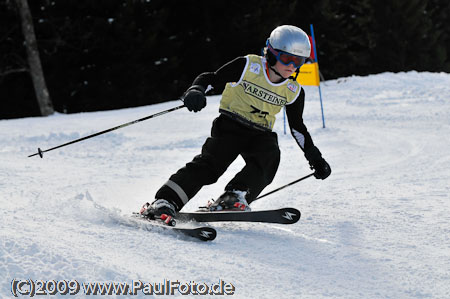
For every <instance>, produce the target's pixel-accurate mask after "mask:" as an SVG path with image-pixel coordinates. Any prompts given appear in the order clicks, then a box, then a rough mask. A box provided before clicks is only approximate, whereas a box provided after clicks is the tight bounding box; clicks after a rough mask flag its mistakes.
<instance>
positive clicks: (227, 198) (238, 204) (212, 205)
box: [206, 190, 250, 212]
mask: <svg viewBox="0 0 450 299" xmlns="http://www.w3.org/2000/svg"><path fill="white" fill-rule="evenodd" d="M246 195H247V192H246V191H239V190H233V191H225V193H223V194H222V195H221V196H220V197H219V198H218V199H217V200H216V201H214V202H209V203H208V206H207V207H206V209H207V211H208V212H218V211H247V212H248V211H250V207H249V205H248V203H247V200H246V199H245V197H246Z"/></svg>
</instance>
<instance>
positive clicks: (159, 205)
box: [139, 199, 176, 226]
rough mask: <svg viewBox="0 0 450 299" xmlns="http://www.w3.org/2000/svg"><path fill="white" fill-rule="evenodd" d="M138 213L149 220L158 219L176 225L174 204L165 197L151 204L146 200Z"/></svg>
mask: <svg viewBox="0 0 450 299" xmlns="http://www.w3.org/2000/svg"><path fill="white" fill-rule="evenodd" d="M139 214H141V215H142V216H143V217H144V218H148V219H150V220H156V219H159V220H161V221H162V222H164V223H165V224H167V225H169V226H175V225H176V221H175V219H174V217H175V215H176V209H175V206H174V205H173V204H171V203H170V202H168V201H167V200H165V199H157V200H155V201H154V202H153V203H152V204H150V203H148V202H146V203H145V204H144V205H143V206H142V208H141V210H140V211H139Z"/></svg>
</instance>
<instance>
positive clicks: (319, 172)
mask: <svg viewBox="0 0 450 299" xmlns="http://www.w3.org/2000/svg"><path fill="white" fill-rule="evenodd" d="M305 157H306V159H307V160H308V162H309V165H310V166H311V169H314V170H315V172H314V176H315V177H316V179H321V180H324V179H326V178H327V177H328V176H329V175H330V174H331V168H330V165H329V164H328V163H327V161H325V159H324V158H322V154H321V153H320V151H319V149H318V148H317V147H315V146H313V147H311V148H309V149H307V150H305Z"/></svg>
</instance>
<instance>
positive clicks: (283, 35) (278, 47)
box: [266, 25, 311, 65]
mask: <svg viewBox="0 0 450 299" xmlns="http://www.w3.org/2000/svg"><path fill="white" fill-rule="evenodd" d="M266 46H267V49H266V58H267V60H268V61H269V64H270V65H274V64H275V63H276V60H280V59H279V58H280V54H279V53H274V51H271V50H272V49H273V50H275V51H276V52H284V53H287V54H291V55H295V56H300V57H303V58H304V59H305V60H306V58H308V57H309V56H310V54H311V44H310V43H309V37H308V35H307V34H306V33H305V32H304V31H303V30H301V29H300V28H298V27H295V26H292V25H282V26H278V27H277V28H275V29H274V30H273V31H272V32H271V33H270V36H269V38H268V39H267V43H266Z"/></svg>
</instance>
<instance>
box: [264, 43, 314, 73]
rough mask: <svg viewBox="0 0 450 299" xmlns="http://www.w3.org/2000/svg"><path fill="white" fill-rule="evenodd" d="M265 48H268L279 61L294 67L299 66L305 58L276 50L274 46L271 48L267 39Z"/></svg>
mask: <svg viewBox="0 0 450 299" xmlns="http://www.w3.org/2000/svg"><path fill="white" fill-rule="evenodd" d="M267 49H269V51H270V52H272V54H273V55H274V56H275V57H276V58H277V60H278V61H279V62H281V63H282V64H284V65H286V66H288V65H290V64H292V65H293V66H294V67H295V68H299V67H301V66H302V65H303V64H304V63H305V61H306V58H307V57H303V56H296V55H292V54H289V53H287V52H284V51H277V50H275V49H274V48H272V46H271V45H270V43H269V40H267Z"/></svg>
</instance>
